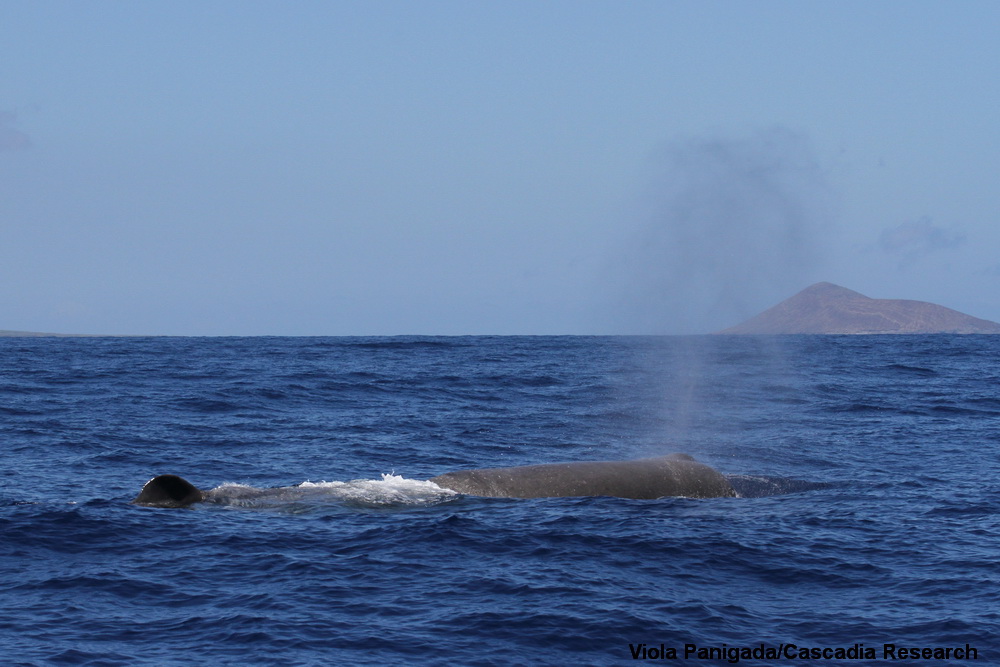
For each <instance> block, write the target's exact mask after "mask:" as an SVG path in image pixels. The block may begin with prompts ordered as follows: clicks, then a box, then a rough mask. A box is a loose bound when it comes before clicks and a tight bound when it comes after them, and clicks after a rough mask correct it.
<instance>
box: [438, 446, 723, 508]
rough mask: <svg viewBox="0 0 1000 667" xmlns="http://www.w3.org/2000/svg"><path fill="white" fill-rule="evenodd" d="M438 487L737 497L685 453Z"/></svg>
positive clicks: (464, 473)
mask: <svg viewBox="0 0 1000 667" xmlns="http://www.w3.org/2000/svg"><path fill="white" fill-rule="evenodd" d="M431 481H432V482H434V483H435V484H437V485H438V486H442V487H444V488H446V489H451V490H453V491H458V492H459V493H464V494H467V495H470V496H487V497H494V498H550V497H572V496H616V497H619V498H646V499H648V498H662V497H665V496H686V497H689V498H718V497H730V496H734V495H736V494H735V492H734V491H733V488H732V487H731V486H730V485H729V482H727V481H726V478H725V477H723V476H722V475H721V474H720V473H719V472H718V471H716V470H714V469H713V468H710V467H709V466H707V465H705V464H703V463H698V462H697V461H695V460H694V459H693V458H691V457H690V456H688V455H687V454H671V455H669V456H660V457H657V458H651V459H638V460H635V461H580V462H575V463H546V464H542V465H532V466H519V467H515V468H481V469H478V470H459V471H456V472H449V473H445V474H444V475H439V476H437V477H434V478H432V479H431Z"/></svg>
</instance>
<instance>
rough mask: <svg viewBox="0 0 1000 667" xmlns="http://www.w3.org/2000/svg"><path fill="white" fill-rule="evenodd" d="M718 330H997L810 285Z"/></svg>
mask: <svg viewBox="0 0 1000 667" xmlns="http://www.w3.org/2000/svg"><path fill="white" fill-rule="evenodd" d="M717 333H719V334H930V333H954V334H1000V324H997V323H996V322H990V321H989V320H981V319H979V318H977V317H972V316H971V315H966V314H964V313H960V312H958V311H957V310H952V309H951V308H945V307H944V306H938V305H936V304H933V303H927V302H926V301H910V300H907V299H871V298H869V297H867V296H865V295H863V294H859V293H857V292H855V291H853V290H849V289H847V288H846V287H840V286H839V285H834V284H832V283H816V284H815V285H812V286H810V287H807V288H806V289H804V290H802V291H801V292H799V293H798V294H796V295H795V296H793V297H791V298H788V299H785V300H784V301H782V302H781V303H779V304H778V305H776V306H774V307H772V308H769V309H767V310H765V311H764V312H762V313H760V314H759V315H757V316H755V317H752V318H750V319H749V320H747V321H746V322H743V323H742V324H737V325H736V326H734V327H730V328H728V329H723V330H722V331H719V332H717Z"/></svg>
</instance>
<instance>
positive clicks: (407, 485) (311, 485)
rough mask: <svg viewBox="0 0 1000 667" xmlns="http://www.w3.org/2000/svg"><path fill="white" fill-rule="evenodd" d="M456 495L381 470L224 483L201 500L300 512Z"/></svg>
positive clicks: (410, 502)
mask: <svg viewBox="0 0 1000 667" xmlns="http://www.w3.org/2000/svg"><path fill="white" fill-rule="evenodd" d="M456 495H458V494H456V493H455V492H454V491H451V490H450V489H444V488H441V487H440V486H438V485H437V484H435V483H434V482H428V481H424V480H416V479H407V478H405V477H402V476H401V475H393V474H385V473H383V474H382V479H355V480H351V481H348V482H337V481H334V482H310V481H306V482H302V483H301V484H297V485H295V486H280V487H274V488H258V487H254V486H248V485H246V484H235V483H231V482H227V483H225V484H221V485H219V486H218V487H216V488H214V489H211V490H210V491H207V492H206V494H205V496H206V497H205V501H206V502H208V503H212V504H216V505H225V506H230V507H243V508H250V509H272V510H279V511H288V512H294V513H300V512H308V511H311V510H314V509H318V508H320V507H324V506H328V505H331V504H333V505H347V506H354V507H370V508H386V507H408V506H409V507H414V506H424V505H434V504H437V503H440V502H444V501H446V500H449V499H450V498H453V497H455V496H456Z"/></svg>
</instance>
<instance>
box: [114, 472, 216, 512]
mask: <svg viewBox="0 0 1000 667" xmlns="http://www.w3.org/2000/svg"><path fill="white" fill-rule="evenodd" d="M204 499H205V494H204V493H203V492H202V491H201V490H200V489H198V488H197V487H195V485H194V484H192V483H191V482H189V481H187V480H186V479H184V478H183V477H178V476H177V475H159V476H157V477H154V478H153V479H151V480H149V481H148V482H146V485H145V486H143V487H142V491H140V492H139V495H138V496H136V497H135V500H133V501H132V502H133V503H135V504H136V505H145V506H147V507H186V506H188V505H190V504H192V503H197V502H201V501H202V500H204Z"/></svg>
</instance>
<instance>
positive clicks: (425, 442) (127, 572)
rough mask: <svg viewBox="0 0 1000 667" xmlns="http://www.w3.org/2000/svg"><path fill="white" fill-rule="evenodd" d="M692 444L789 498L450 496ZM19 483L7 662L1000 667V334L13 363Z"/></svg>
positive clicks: (5, 357) (2, 503)
mask: <svg viewBox="0 0 1000 667" xmlns="http://www.w3.org/2000/svg"><path fill="white" fill-rule="evenodd" d="M674 451H683V452H688V453H690V454H692V455H694V456H695V457H696V458H698V459H699V460H700V461H703V462H705V463H708V464H710V465H712V466H714V467H716V468H717V469H719V470H720V471H722V472H723V473H725V474H727V475H730V476H732V479H733V480H734V484H739V483H746V482H747V481H748V480H757V479H760V478H761V476H765V477H766V478H767V479H768V480H771V481H773V482H776V483H781V484H783V485H784V486H783V487H782V488H783V489H784V490H785V492H783V493H778V494H772V495H763V496H759V497H741V498H722V499H709V500H694V499H686V498H666V499H661V500H654V501H650V500H623V499H615V498H568V499H561V498H553V499H537V500H513V499H487V498H473V497H463V496H458V495H455V494H451V493H448V492H445V491H442V490H439V489H435V488H434V487H433V486H432V485H429V484H426V483H423V482H422V481H421V480H426V479H428V478H429V477H432V476H434V475H436V474H439V473H442V472H446V471H449V470H456V469H461V468H469V467H489V466H506V465H520V464H531V463H546V462H556V461H575V460H607V459H622V458H639V457H642V456H651V455H658V454H664V453H669V452H674ZM0 471H2V475H3V481H2V485H0V609H2V614H0V661H2V663H3V664H17V665H32V664H37V665H49V664H52V665H79V664H92V665H147V664H148V665H182V664H183V665H190V664H226V665H229V664H232V665H244V664H254V665H257V664H259V665H312V664H359V665H369V664H371V665H374V664H404V665H425V664H426V665H444V664H448V665H569V664H575V665H612V664H644V663H643V662H642V661H635V660H633V659H632V653H631V649H630V644H632V646H633V648H635V647H637V646H638V645H639V644H646V645H647V648H648V647H656V648H659V647H660V645H661V644H662V645H663V646H664V647H665V648H668V649H669V648H675V649H677V650H678V651H679V652H680V654H681V655H680V657H681V658H683V650H684V646H685V644H696V645H697V646H699V647H716V648H722V647H725V648H726V649H730V648H734V647H735V648H740V647H750V648H753V647H759V646H760V645H762V644H763V645H764V646H766V647H778V646H779V645H781V644H785V645H788V644H795V645H796V646H797V647H799V648H802V647H811V648H819V649H822V648H831V649H832V648H836V647H852V646H854V645H856V644H863V645H864V647H865V648H873V649H876V650H877V654H878V655H877V659H876V660H848V661H846V662H845V663H844V664H869V663H870V664H883V663H885V662H887V661H886V660H883V653H882V647H883V644H887V643H894V644H897V645H900V646H909V647H919V648H924V647H929V648H937V647H965V646H966V645H967V644H968V645H970V646H972V647H974V648H975V649H976V650H977V653H978V664H998V663H1000V611H998V610H1000V510H998V508H1000V336H993V337H990V336H801V337H786V338H782V337H774V338H768V337H761V338H758V337H746V338H743V337H690V338H687V337H666V338H593V337H467V338H466V337H457V338H62V339H61V338H6V339H0ZM166 472H170V473H175V474H179V475H182V476H184V477H186V478H187V479H189V480H191V481H192V482H193V483H195V484H196V485H198V486H200V487H201V488H206V489H208V488H215V487H218V486H220V485H223V484H228V485H229V486H227V487H226V493H224V494H223V495H224V496H225V497H226V498H228V501H226V502H219V503H212V504H202V505H196V506H194V507H192V508H190V509H174V510H169V509H155V508H144V507H137V506H134V505H131V504H129V501H130V500H131V499H132V498H133V497H134V496H135V494H136V493H137V492H138V490H139V488H140V487H141V486H142V484H143V483H144V482H145V481H146V480H148V479H149V478H150V477H152V476H153V475H156V474H160V473H166ZM303 482H309V484H304V485H301V483H303ZM297 485H298V486H297ZM248 487H252V488H248ZM272 487H280V489H279V490H278V491H271V492H268V493H263V492H259V491H258V492H255V491H254V489H270V488H272ZM289 487H293V488H289ZM738 488H739V487H738ZM746 488H747V489H748V490H747V491H746V495H754V494H753V493H751V492H750V491H749V489H750V488H751V487H749V486H748V487H746ZM648 655H649V654H648V653H647V656H648ZM650 662H659V663H662V664H673V663H672V662H671V661H664V660H660V661H650ZM676 662H677V663H680V662H682V660H680V659H679V660H678V661H676ZM743 662H749V663H751V664H821V663H822V664H829V663H831V662H835V661H831V660H812V661H801V660H792V659H783V660H780V661H771V662H767V661H750V660H745V661H743ZM932 662H933V664H969V663H968V661H966V660H956V659H954V658H952V659H948V660H939V661H932ZM684 664H705V665H709V664H717V665H721V664H730V663H729V662H727V660H726V659H698V658H697V656H695V657H694V658H692V659H690V660H688V661H687V662H685V663H684ZM896 664H928V661H925V660H903V661H897V663H896Z"/></svg>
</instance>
